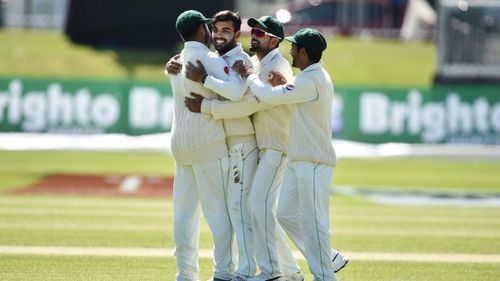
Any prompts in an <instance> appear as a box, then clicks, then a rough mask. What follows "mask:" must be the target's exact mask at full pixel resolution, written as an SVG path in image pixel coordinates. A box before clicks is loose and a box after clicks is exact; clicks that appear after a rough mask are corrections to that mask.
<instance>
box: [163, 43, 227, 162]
mask: <svg viewBox="0 0 500 281" xmlns="http://www.w3.org/2000/svg"><path fill="white" fill-rule="evenodd" d="M196 60H200V61H201V62H202V63H203V65H204V66H205V69H206V71H207V73H208V74H209V75H211V76H214V77H216V78H218V79H222V80H228V79H229V75H228V73H229V69H228V66H227V64H226V62H225V61H224V60H223V59H222V58H221V57H219V55H217V54H215V53H214V52H211V51H210V49H208V48H207V47H206V46H205V45H204V44H202V43H200V42H195V41H189V42H185V43H184V49H183V50H182V52H181V54H180V61H181V62H182V63H183V70H181V72H180V73H179V74H178V75H175V76H174V75H171V76H170V77H171V84H172V92H173V96H174V120H173V125H172V136H171V150H172V155H173V156H174V158H175V161H176V163H177V165H191V164H200V163H204V162H210V161H214V160H217V159H220V158H223V157H226V156H227V155H228V150H227V145H226V141H225V133H224V128H223V125H222V121H220V120H215V119H213V118H212V117H211V116H207V115H205V114H199V113H193V112H190V111H189V110H188V109H187V108H186V107H185V105H184V98H185V97H186V96H188V95H189V94H190V93H191V92H194V93H197V94H199V95H202V96H204V97H206V98H211V99H214V98H217V97H218V95H217V94H216V93H214V92H212V91H211V90H209V89H207V88H205V87H203V85H201V84H200V83H197V82H193V81H191V80H189V79H187V78H186V76H185V73H184V65H185V64H187V62H192V63H194V64H196Z"/></svg>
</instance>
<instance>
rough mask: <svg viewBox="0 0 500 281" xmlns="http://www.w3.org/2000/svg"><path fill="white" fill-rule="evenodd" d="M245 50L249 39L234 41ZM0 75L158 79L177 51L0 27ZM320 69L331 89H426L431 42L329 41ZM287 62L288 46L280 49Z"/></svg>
mask: <svg viewBox="0 0 500 281" xmlns="http://www.w3.org/2000/svg"><path fill="white" fill-rule="evenodd" d="M240 41H241V42H242V43H243V45H244V47H245V49H247V50H248V45H249V37H248V36H242V38H241V40H240ZM0 42H2V44H0V57H1V58H2V63H1V64H0V76H1V75H3V76H12V75H14V76H17V75H20V76H36V77H70V78H75V77H85V78H89V77H90V78H104V79H107V78H113V79H116V78H123V79H142V80H163V79H166V78H165V76H164V75H163V66H164V64H165V63H166V61H167V60H168V59H169V58H170V57H171V55H172V54H174V53H175V52H178V50H165V51H152V50H142V51H141V50H99V49H94V48H92V47H88V46H82V45H75V44H73V43H71V42H70V41H69V40H68V39H67V38H65V37H64V36H63V35H61V34H58V33H51V32H41V31H37V32H33V31H19V30H17V31H16V30H8V31H7V30H1V29H0ZM328 46H329V47H328V49H327V50H326V51H325V53H324V55H323V61H324V66H325V68H326V69H327V70H328V72H329V73H330V74H331V76H332V77H333V79H334V81H335V84H337V85H339V84H340V85H358V86H359V85H371V86H379V85H380V86H411V87H428V86H430V85H431V84H432V78H433V75H434V73H435V69H436V66H435V65H436V50H435V45H434V44H433V43H415V42H411V43H410V42H402V41H395V40H393V41H391V40H378V39H377V40H372V41H363V40H360V39H350V38H342V37H336V38H329V39H328ZM281 50H282V53H283V54H285V55H286V57H287V58H288V59H289V60H290V56H289V55H288V52H289V50H290V44H289V43H287V42H284V43H283V44H282V45H281Z"/></svg>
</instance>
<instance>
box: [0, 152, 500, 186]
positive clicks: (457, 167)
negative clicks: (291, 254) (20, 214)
mask: <svg viewBox="0 0 500 281" xmlns="http://www.w3.org/2000/svg"><path fill="white" fill-rule="evenodd" d="M0 159H2V161H0V191H1V190H2V189H10V188H12V187H16V186H17V187H18V186H23V185H26V184H28V183H30V182H34V181H37V180H39V179H40V178H41V177H43V176H44V175H46V174H50V173H84V174H139V175H165V176H173V175H174V161H173V159H172V157H171V156H170V155H168V154H165V153H158V152H157V153H154V152H128V153H123V152H82V151H80V152H78V151H0ZM498 171H500V161H493V160H482V159H470V158H452V159H445V158H370V159H357V158H350V159H348V158H347V159H346V158H342V159H339V161H338V166H337V168H336V169H335V175H334V185H351V186H355V187H356V186H360V187H381V186H386V187H396V188H407V189H432V190H436V189H443V190H456V191H481V192H500V176H499V175H498Z"/></svg>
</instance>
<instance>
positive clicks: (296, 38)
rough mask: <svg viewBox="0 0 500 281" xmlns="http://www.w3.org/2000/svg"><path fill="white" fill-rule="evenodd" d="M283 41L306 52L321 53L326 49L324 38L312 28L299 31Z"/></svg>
mask: <svg viewBox="0 0 500 281" xmlns="http://www.w3.org/2000/svg"><path fill="white" fill-rule="evenodd" d="M285 39H286V40H287V41H290V42H292V43H295V44H297V45H299V46H300V47H304V48H306V50H307V51H308V52H323V51H324V50H325V49H326V39H325V37H324V36H323V34H321V32H319V31H318V30H316V29H313V28H304V29H301V30H299V31H297V32H296V33H295V34H294V35H293V36H288V37H286V38H285Z"/></svg>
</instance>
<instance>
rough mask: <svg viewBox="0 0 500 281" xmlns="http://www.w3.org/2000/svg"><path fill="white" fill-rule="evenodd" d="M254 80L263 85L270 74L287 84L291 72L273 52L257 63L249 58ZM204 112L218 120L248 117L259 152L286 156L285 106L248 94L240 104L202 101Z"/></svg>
mask: <svg viewBox="0 0 500 281" xmlns="http://www.w3.org/2000/svg"><path fill="white" fill-rule="evenodd" d="M251 60H252V63H253V66H254V68H255V71H256V73H257V74H258V77H259V78H260V79H261V80H262V81H265V82H266V83H267V81H268V79H269V72H270V71H277V72H280V73H281V74H283V75H284V76H285V78H286V79H287V81H291V80H292V79H293V72H292V69H291V67H290V64H289V63H288V61H287V60H286V59H285V58H284V57H283V56H282V55H281V54H280V52H279V49H278V48H276V49H274V50H272V51H271V52H269V53H268V54H267V55H266V56H265V57H264V58H262V60H261V61H259V60H258V58H257V57H256V56H253V57H252V58H251ZM202 110H203V111H204V112H206V113H210V114H212V116H213V117H214V118H215V119H217V120H219V119H232V118H240V117H242V116H249V115H252V121H253V126H254V128H255V135H256V138H257V146H258V147H259V149H265V148H271V149H274V150H278V151H281V152H286V150H287V146H288V137H289V136H288V130H289V125H290V111H289V109H288V107H287V106H286V105H281V106H276V105H271V104H267V103H264V102H260V101H257V99H256V98H255V97H254V96H253V94H252V93H251V92H247V93H246V94H245V95H244V96H243V98H242V99H241V101H220V100H208V99H205V100H203V109H202Z"/></svg>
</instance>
